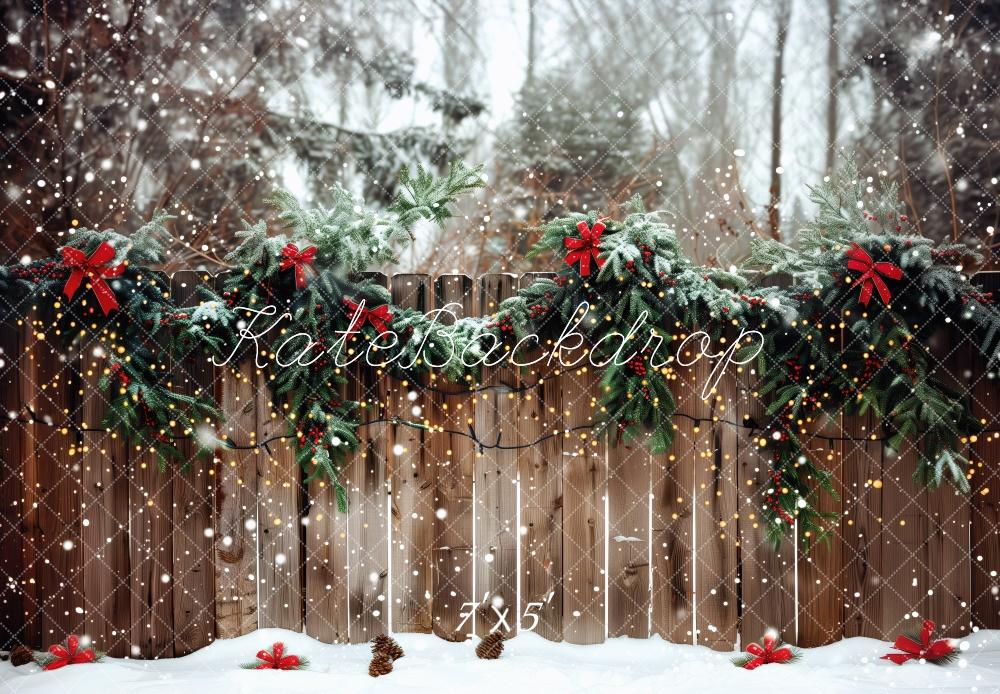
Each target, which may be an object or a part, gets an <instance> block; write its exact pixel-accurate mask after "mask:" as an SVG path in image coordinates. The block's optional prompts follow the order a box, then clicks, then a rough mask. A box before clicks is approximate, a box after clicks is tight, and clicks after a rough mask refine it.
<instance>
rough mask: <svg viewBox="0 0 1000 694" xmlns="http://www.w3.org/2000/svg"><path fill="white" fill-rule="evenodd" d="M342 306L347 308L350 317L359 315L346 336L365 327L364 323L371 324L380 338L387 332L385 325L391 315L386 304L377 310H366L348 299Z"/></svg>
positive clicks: (390, 318)
mask: <svg viewBox="0 0 1000 694" xmlns="http://www.w3.org/2000/svg"><path fill="white" fill-rule="evenodd" d="M344 305H345V306H347V309H348V313H350V315H354V313H355V312H358V313H360V315H359V316H358V322H357V323H356V324H355V325H354V326H353V327H352V329H351V330H350V331H349V332H348V333H347V334H348V336H350V335H353V334H354V333H356V332H357V331H358V330H360V329H361V328H363V327H365V323H371V325H372V327H373V328H375V329H376V330H378V334H379V335H380V336H381V335H383V334H385V333H387V332H389V328H388V327H387V326H386V323H387V322H389V321H391V320H392V314H391V313H390V312H389V305H388V304H383V305H381V306H379V307H378V308H373V309H367V308H364V307H362V306H361V304H356V303H354V302H353V301H351V300H350V299H347V298H345V299H344ZM359 309H360V311H359Z"/></svg>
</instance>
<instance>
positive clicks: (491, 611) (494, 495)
mask: <svg viewBox="0 0 1000 694" xmlns="http://www.w3.org/2000/svg"><path fill="white" fill-rule="evenodd" d="M479 282H480V284H479V311H478V314H479V315H480V316H491V315H493V314H494V313H495V312H496V311H497V309H498V308H499V306H500V302H501V301H503V300H504V299H506V298H508V297H511V296H513V295H514V294H515V292H516V287H517V279H516V278H515V277H514V276H513V275H507V274H490V275H485V276H483V277H482V278H480V280H479ZM506 358H507V357H506V354H505V353H504V352H500V351H498V352H496V353H492V354H490V355H489V356H488V357H487V361H497V360H498V359H503V360H504V361H506ZM480 382H481V384H482V385H483V386H492V388H491V389H489V390H483V391H481V392H480V393H479V394H478V395H477V397H476V405H475V422H476V423H475V427H476V435H477V436H478V437H479V440H480V441H484V442H488V443H493V442H495V441H497V440H498V438H499V440H500V441H501V443H502V444H513V443H515V441H516V438H517V434H516V429H517V401H516V399H515V397H514V394H513V393H512V392H509V391H508V390H507V389H505V388H503V386H505V385H506V386H514V387H516V386H517V384H518V375H517V371H516V369H513V368H511V367H509V366H495V367H490V366H485V367H484V368H483V371H482V377H481V381H480ZM475 481H476V486H475V514H476V533H475V539H476V553H477V556H476V592H477V593H478V594H479V595H477V596H476V597H477V599H479V598H484V601H483V602H482V604H481V605H479V607H478V609H477V612H476V633H477V634H478V635H480V636H482V635H484V634H487V633H490V632H491V631H495V630H499V631H500V632H501V633H504V632H507V631H509V632H514V631H515V630H516V624H517V613H518V611H519V609H518V601H517V597H518V596H517V551H518V550H517V546H518V525H517V488H516V481H517V452H516V451H514V450H506V449H497V448H486V449H484V450H482V451H480V452H479V453H478V455H477V456H476V461H475ZM498 611H499V613H500V614H501V615H502V614H506V618H505V619H504V618H502V617H501V616H500V615H498V614H497V612H498ZM503 624H506V625H507V626H508V627H509V629H507V628H505V627H504V626H503Z"/></svg>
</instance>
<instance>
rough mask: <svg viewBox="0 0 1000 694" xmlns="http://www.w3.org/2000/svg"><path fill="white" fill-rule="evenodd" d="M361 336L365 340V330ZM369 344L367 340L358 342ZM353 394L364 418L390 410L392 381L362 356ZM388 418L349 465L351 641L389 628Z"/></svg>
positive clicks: (353, 373)
mask: <svg viewBox="0 0 1000 694" xmlns="http://www.w3.org/2000/svg"><path fill="white" fill-rule="evenodd" d="M365 278H366V279H370V280H372V281H374V282H376V283H380V284H382V285H383V286H385V283H386V277H385V275H383V274H381V273H366V275H365ZM355 339H357V340H363V339H364V337H363V336H361V335H360V334H359V336H357V337H356V338H355ZM352 344H354V345H356V346H357V347H356V348H357V349H360V350H367V347H368V344H367V342H354V343H352ZM348 379H350V381H351V382H350V383H349V384H348V394H349V397H351V398H353V399H354V400H357V401H358V402H360V403H361V407H360V409H359V410H358V412H359V417H360V420H361V421H362V422H365V421H369V420H375V419H381V418H383V417H384V415H385V411H384V410H385V407H384V404H385V400H386V390H387V388H386V385H385V383H384V382H383V381H384V379H382V378H379V377H376V375H375V369H374V368H373V367H371V366H369V365H368V364H367V363H366V357H365V356H364V355H362V357H361V358H360V359H359V360H358V361H356V362H355V363H354V364H352V365H351V367H349V374H348ZM386 429H387V427H386V426H385V425H384V424H377V425H372V426H362V428H361V430H360V432H359V438H360V441H361V444H360V450H359V451H358V452H357V453H355V454H353V455H351V456H349V460H348V463H347V467H346V468H345V471H344V476H343V477H344V485H345V486H346V487H347V503H348V512H347V523H348V532H347V540H348V561H349V563H350V567H351V568H350V573H349V597H348V600H349V609H350V622H349V625H348V626H349V634H350V641H351V643H364V642H366V641H370V640H371V639H372V638H374V637H375V636H378V635H379V634H381V633H384V632H385V631H386V625H387V624H388V617H387V614H386V613H387V611H388V591H389V581H388V578H389V540H388V523H389V519H388V517H387V515H388V514H387V509H386V506H387V495H388V486H387V484H386V468H385V466H386V456H387V454H388V453H389V451H388V450H387V448H386V443H387V439H388V437H387V433H386Z"/></svg>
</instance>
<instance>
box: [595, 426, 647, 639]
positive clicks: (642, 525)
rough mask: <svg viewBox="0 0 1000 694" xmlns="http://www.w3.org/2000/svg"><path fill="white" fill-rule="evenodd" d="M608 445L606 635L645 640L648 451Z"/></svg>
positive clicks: (638, 445)
mask: <svg viewBox="0 0 1000 694" xmlns="http://www.w3.org/2000/svg"><path fill="white" fill-rule="evenodd" d="M607 438H608V441H607V443H606V446H607V455H608V540H607V542H608V635H609V636H631V637H632V638H639V639H644V638H646V637H648V636H649V480H650V477H649V457H650V456H649V448H648V447H647V445H646V441H645V437H643V438H640V439H638V440H636V441H633V442H630V443H628V444H626V443H624V442H623V441H619V440H617V439H618V438H619V435H618V432H617V431H616V430H612V431H610V432H609V433H608V435H607Z"/></svg>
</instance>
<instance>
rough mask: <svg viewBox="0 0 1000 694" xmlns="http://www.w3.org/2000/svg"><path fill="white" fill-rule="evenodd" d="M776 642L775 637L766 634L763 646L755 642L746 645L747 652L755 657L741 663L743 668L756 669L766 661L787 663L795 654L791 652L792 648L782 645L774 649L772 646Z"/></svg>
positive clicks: (765, 663) (766, 662)
mask: <svg viewBox="0 0 1000 694" xmlns="http://www.w3.org/2000/svg"><path fill="white" fill-rule="evenodd" d="M777 642H778V639H777V637H775V636H770V635H768V636H765V637H764V647H763V648H761V646H760V644H756V643H751V644H750V645H749V646H747V653H749V654H750V655H752V656H755V657H754V658H753V659H751V660H749V661H747V662H746V663H745V664H744V665H743V667H744V669H746V670H756V669H757V668H759V667H760V666H761V665H767V664H768V663H787V662H788V661H789V660H791V659H792V658H793V657H794V656H795V654H794V653H792V649H791V648H788V647H787V646H782V647H781V648H779V649H777V650H775V649H774V646H775V644H776V643H777Z"/></svg>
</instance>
